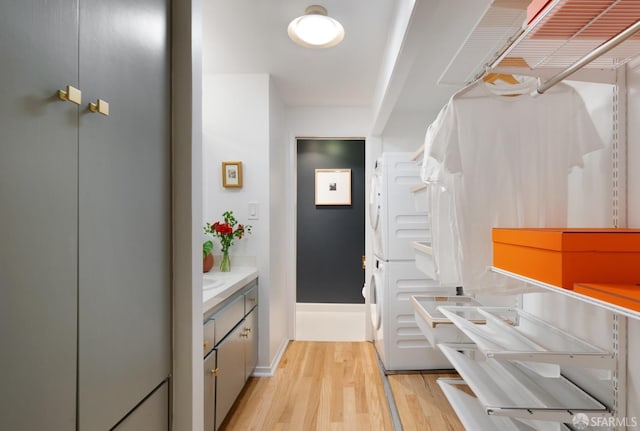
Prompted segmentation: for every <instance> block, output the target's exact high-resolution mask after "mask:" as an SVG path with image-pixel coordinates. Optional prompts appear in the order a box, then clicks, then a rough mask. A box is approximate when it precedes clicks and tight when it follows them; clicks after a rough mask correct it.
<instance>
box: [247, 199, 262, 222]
mask: <svg viewBox="0 0 640 431" xmlns="http://www.w3.org/2000/svg"><path fill="white" fill-rule="evenodd" d="M258 212H259V211H258V202H249V220H258V219H259V218H260V214H259V213H258Z"/></svg>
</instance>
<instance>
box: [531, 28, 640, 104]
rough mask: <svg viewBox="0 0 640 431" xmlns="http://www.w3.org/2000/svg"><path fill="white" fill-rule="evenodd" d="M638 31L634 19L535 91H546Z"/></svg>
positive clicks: (540, 92) (639, 29)
mask: <svg viewBox="0 0 640 431" xmlns="http://www.w3.org/2000/svg"><path fill="white" fill-rule="evenodd" d="M638 31H640V21H636V23H635V24H632V25H631V26H629V27H627V28H626V29H625V30H624V31H622V32H620V33H618V34H617V35H615V36H614V37H612V38H611V39H609V40H607V41H606V42H605V43H603V44H602V45H600V46H599V47H597V48H596V49H594V50H593V51H591V52H590V53H588V54H587V55H585V56H584V57H582V58H581V59H580V60H578V61H576V62H575V63H573V64H572V65H571V66H569V67H567V68H566V69H565V70H563V71H562V72H560V73H558V74H557V75H555V76H553V77H551V78H549V80H547V81H546V82H545V83H543V84H540V85H538V88H537V90H536V91H537V92H538V93H539V94H542V93H544V92H545V91H547V90H548V89H550V88H551V87H553V86H554V85H556V84H557V83H558V82H560V81H562V80H563V79H565V78H566V77H568V76H569V75H571V74H573V73H575V72H577V71H578V70H580V69H581V68H582V67H583V66H584V65H586V64H588V63H590V62H592V61H593V60H595V59H596V58H598V57H600V56H601V55H603V54H605V53H606V52H608V51H610V50H612V49H613V48H615V47H616V46H618V45H620V44H621V43H622V42H624V41H625V40H627V39H629V38H630V37H631V36H633V35H634V34H636V33H637V32H638Z"/></svg>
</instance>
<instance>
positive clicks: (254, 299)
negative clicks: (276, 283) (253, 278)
mask: <svg viewBox="0 0 640 431" xmlns="http://www.w3.org/2000/svg"><path fill="white" fill-rule="evenodd" d="M257 300H258V298H249V301H251V302H256V301H257Z"/></svg>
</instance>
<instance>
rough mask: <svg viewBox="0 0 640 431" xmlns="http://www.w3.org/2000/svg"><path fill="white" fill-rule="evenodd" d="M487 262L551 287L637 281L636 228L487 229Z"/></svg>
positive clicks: (639, 239) (639, 242)
mask: <svg viewBox="0 0 640 431" xmlns="http://www.w3.org/2000/svg"><path fill="white" fill-rule="evenodd" d="M492 234H493V266H495V267H496V268H500V269H503V270H506V271H510V272H513V273H516V274H520V275H523V276H525V277H529V278H532V279H535V280H539V281H542V282H544V283H547V284H551V285H554V286H561V287H564V288H566V289H572V288H573V285H574V283H630V284H635V283H638V282H640V229H614V228H611V229H602V228H594V229H591V228H587V229H585V228H522V229H516V228H514V229H508V228H495V229H493V233H492Z"/></svg>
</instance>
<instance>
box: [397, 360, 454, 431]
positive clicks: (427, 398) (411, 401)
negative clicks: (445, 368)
mask: <svg viewBox="0 0 640 431" xmlns="http://www.w3.org/2000/svg"><path fill="white" fill-rule="evenodd" d="M441 377H444V378H457V377H459V376H458V375H457V374H455V373H426V372H425V373H414V374H393V375H390V376H388V378H389V384H390V385H391V390H392V392H393V397H394V399H395V401H396V407H397V408H398V414H399V416H400V421H401V422H402V427H403V429H404V430H405V431H409V430H433V431H442V430H449V431H464V427H463V426H462V424H461V423H460V421H459V419H458V417H457V416H456V414H455V412H454V411H453V409H452V408H451V406H450V405H449V402H448V401H447V399H446V397H445V396H444V394H443V393H442V391H441V390H440V386H438V384H437V383H436V380H437V379H439V378H441Z"/></svg>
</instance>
